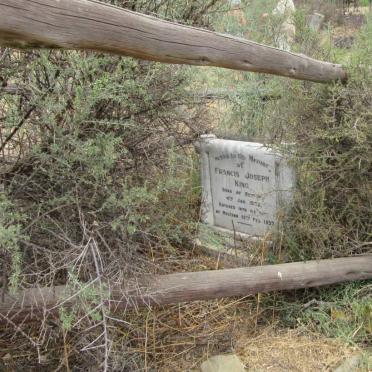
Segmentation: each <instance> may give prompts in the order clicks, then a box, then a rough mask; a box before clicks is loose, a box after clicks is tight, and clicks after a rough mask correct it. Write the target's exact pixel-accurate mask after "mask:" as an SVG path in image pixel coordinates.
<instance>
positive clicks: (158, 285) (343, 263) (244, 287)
mask: <svg viewBox="0 0 372 372" xmlns="http://www.w3.org/2000/svg"><path fill="white" fill-rule="evenodd" d="M371 278H372V255H369V256H358V257H349V258H336V259H330V260H321V261H309V262H294V263H287V264H280V265H269V266H259V267H243V268H239V269H225V270H216V271H200V272H186V273H178V274H169V275H162V276H158V277H155V278H154V277H152V278H146V279H143V280H142V281H141V282H139V283H137V284H132V285H131V286H130V287H129V288H128V286H127V287H124V286H121V285H118V284H111V285H109V286H108V293H109V294H110V295H109V296H106V297H108V298H107V300H105V303H106V305H107V306H109V308H110V311H112V312H115V311H117V310H124V309H133V308H136V307H142V306H153V305H166V304H175V303H181V302H188V301H196V300H212V299H217V298H224V297H240V296H248V295H253V294H256V293H259V292H271V291H281V290H291V289H300V288H308V287H318V286H323V285H330V284H335V283H341V282H345V281H351V280H363V279H371ZM93 285H94V284H93ZM96 290H97V293H98V287H96ZM83 292H84V289H82V290H80V291H78V292H75V294H74V293H69V290H68V289H67V288H66V287H64V286H60V287H55V288H37V289H30V290H26V291H22V292H20V293H18V294H16V295H14V296H12V295H8V294H5V296H4V299H3V301H1V300H0V323H4V322H6V319H11V321H13V322H17V321H19V320H25V321H29V320H32V319H38V318H40V317H43V316H44V315H45V314H48V313H58V309H59V308H61V306H71V305H72V304H75V303H77V302H78V301H83V298H82V297H83V296H80V294H81V293H83ZM98 295H99V293H98ZM94 306H95V305H94Z"/></svg>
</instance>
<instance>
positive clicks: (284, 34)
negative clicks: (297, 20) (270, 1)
mask: <svg viewBox="0 0 372 372" xmlns="http://www.w3.org/2000/svg"><path fill="white" fill-rule="evenodd" d="M295 11H296V8H295V5H294V3H293V0H279V1H278V3H277V5H276V7H275V9H274V10H273V12H272V14H273V16H274V17H276V18H278V20H279V21H280V23H281V24H280V27H279V29H278V33H277V35H276V39H277V40H276V43H277V46H278V48H280V49H282V50H286V51H290V50H291V44H292V43H293V41H294V38H295V36H296V27H295V24H294V21H293V14H294V12H295Z"/></svg>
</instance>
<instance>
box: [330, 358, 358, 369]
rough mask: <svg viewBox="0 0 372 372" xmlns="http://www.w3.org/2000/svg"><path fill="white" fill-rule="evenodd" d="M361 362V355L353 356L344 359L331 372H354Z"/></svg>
mask: <svg viewBox="0 0 372 372" xmlns="http://www.w3.org/2000/svg"><path fill="white" fill-rule="evenodd" d="M361 361H362V356H361V355H353V356H351V357H349V358H347V359H345V360H344V361H343V362H342V363H341V364H340V365H339V366H338V367H337V368H336V369H334V370H333V372H355V371H357V370H358V368H359V366H360V364H361Z"/></svg>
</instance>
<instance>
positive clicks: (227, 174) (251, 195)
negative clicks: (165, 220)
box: [197, 135, 295, 237]
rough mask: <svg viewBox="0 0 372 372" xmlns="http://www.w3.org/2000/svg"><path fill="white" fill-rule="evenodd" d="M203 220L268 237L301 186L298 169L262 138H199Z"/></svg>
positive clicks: (246, 233)
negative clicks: (251, 139)
mask: <svg viewBox="0 0 372 372" xmlns="http://www.w3.org/2000/svg"><path fill="white" fill-rule="evenodd" d="M197 147H198V149H199V152H200V157H201V180H202V188H203V204H202V213H203V221H204V222H205V223H206V224H208V225H210V226H213V227H215V228H217V229H221V230H223V231H228V232H231V233H234V234H236V233H240V234H243V235H249V236H254V237H264V236H266V235H267V234H268V233H270V232H271V231H273V229H274V228H275V227H276V226H277V221H278V219H277V215H278V213H279V212H280V210H281V209H283V210H284V209H285V208H286V206H287V204H288V202H289V201H290V199H291V196H292V193H293V189H294V186H295V176H294V172H293V169H292V168H291V167H289V166H288V164H287V162H286V161H285V159H284V158H283V156H281V155H280V154H278V153H277V152H275V151H273V150H272V149H270V148H267V147H265V146H264V145H262V144H260V143H253V142H242V141H232V140H223V139H217V138H216V137H215V136H213V135H205V136H202V138H201V139H200V141H199V143H198V146H197Z"/></svg>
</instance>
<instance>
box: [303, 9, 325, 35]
mask: <svg viewBox="0 0 372 372" xmlns="http://www.w3.org/2000/svg"><path fill="white" fill-rule="evenodd" d="M307 22H308V25H309V27H310V29H311V30H313V31H319V30H320V29H321V27H322V25H323V22H324V15H323V14H320V13H314V14H311V15H310V16H308V19H307Z"/></svg>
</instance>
